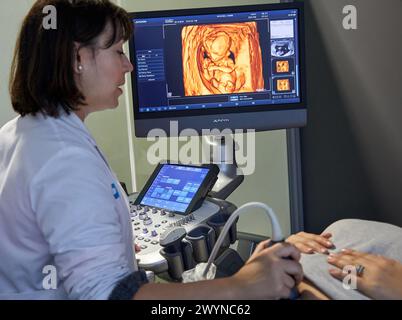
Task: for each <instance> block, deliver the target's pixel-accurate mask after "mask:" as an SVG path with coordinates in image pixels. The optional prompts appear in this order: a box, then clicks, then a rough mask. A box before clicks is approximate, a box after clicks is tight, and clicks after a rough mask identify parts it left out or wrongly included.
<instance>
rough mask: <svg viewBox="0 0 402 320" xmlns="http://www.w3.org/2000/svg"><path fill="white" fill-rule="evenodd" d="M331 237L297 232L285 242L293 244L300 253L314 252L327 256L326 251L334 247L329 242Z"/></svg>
mask: <svg viewBox="0 0 402 320" xmlns="http://www.w3.org/2000/svg"><path fill="white" fill-rule="evenodd" d="M331 237H332V234H330V233H323V234H321V235H317V234H312V233H306V232H299V233H297V234H294V235H291V236H290V237H289V238H287V239H286V242H288V243H291V244H293V245H294V246H295V247H296V248H297V249H299V250H300V251H301V252H302V253H307V254H312V253H314V252H318V253H323V254H328V249H331V248H333V247H334V244H333V243H332V242H331V241H330V240H329V239H330V238H331Z"/></svg>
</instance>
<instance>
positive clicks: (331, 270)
mask: <svg viewBox="0 0 402 320" xmlns="http://www.w3.org/2000/svg"><path fill="white" fill-rule="evenodd" d="M329 273H332V274H335V273H337V270H336V269H329Z"/></svg>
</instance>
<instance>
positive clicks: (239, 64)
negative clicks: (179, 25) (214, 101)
mask: <svg viewBox="0 0 402 320" xmlns="http://www.w3.org/2000/svg"><path fill="white" fill-rule="evenodd" d="M182 51H183V52H182V59H183V83H184V91H185V95H186V96H201V95H212V94H231V93H241V92H257V91H263V90H264V77H263V69H262V55H261V48H260V40H259V33H258V31H257V24H256V23H255V22H244V23H231V24H210V25H197V26H186V27H184V28H183V30H182Z"/></svg>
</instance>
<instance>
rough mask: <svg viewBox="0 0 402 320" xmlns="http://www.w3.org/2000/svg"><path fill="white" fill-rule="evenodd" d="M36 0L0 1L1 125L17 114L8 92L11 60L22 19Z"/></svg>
mask: <svg viewBox="0 0 402 320" xmlns="http://www.w3.org/2000/svg"><path fill="white" fill-rule="evenodd" d="M33 3H34V0H18V5H16V1H14V0H2V1H1V2H0V39H1V40H0V126H2V125H3V124H5V123H6V122H7V121H9V120H11V119H12V118H14V117H15V116H16V113H14V111H13V110H12V106H11V101H10V95H9V93H8V78H9V76H10V67H11V60H12V57H13V53H14V46H15V42H16V38H17V33H18V30H19V28H20V26H21V23H22V19H23V17H24V15H25V14H27V13H28V10H29V8H30V7H31V6H32V4H33Z"/></svg>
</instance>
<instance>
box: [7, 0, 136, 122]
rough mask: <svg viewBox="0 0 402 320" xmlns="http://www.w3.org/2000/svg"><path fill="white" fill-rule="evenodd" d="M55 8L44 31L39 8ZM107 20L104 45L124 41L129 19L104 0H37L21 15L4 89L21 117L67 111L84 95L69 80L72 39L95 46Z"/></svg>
mask: <svg viewBox="0 0 402 320" xmlns="http://www.w3.org/2000/svg"><path fill="white" fill-rule="evenodd" d="M48 5H52V6H54V8H56V11H57V28H56V29H55V30H53V29H48V30H47V29H45V28H44V27H43V19H44V18H45V17H46V15H45V14H44V13H43V9H44V8H45V7H46V6H48ZM109 22H110V24H111V26H112V32H111V37H110V39H109V40H108V41H107V43H106V44H105V46H104V48H105V49H106V48H110V47H111V46H112V45H113V44H114V43H116V42H118V41H120V40H124V41H127V40H128V39H129V38H130V37H131V35H132V33H133V27H132V23H131V21H130V19H129V17H128V14H127V12H126V11H125V10H124V9H122V8H120V7H118V6H116V5H114V4H113V3H111V2H110V1H108V0H38V1H36V3H35V4H34V5H33V7H32V8H31V10H30V11H29V13H28V15H27V16H26V17H25V19H24V22H23V24H22V28H21V31H20V34H19V37H18V40H17V43H16V47H15V52H14V58H13V62H12V66H11V74H10V83H9V90H10V96H11V103H12V105H13V108H14V110H15V111H16V112H17V113H19V114H20V115H21V116H25V115H27V114H32V115H36V114H37V113H38V112H41V113H42V114H44V115H48V116H51V117H56V118H57V117H59V111H60V106H61V107H62V108H63V109H64V110H65V111H66V112H67V113H68V114H69V113H70V112H71V111H74V110H77V105H85V97H84V95H83V94H82V93H81V92H80V90H78V88H77V85H76V83H75V81H74V61H75V57H76V50H75V43H78V44H79V45H80V48H82V47H90V48H93V49H95V48H96V45H97V43H96V42H97V37H98V36H99V35H100V34H101V33H102V32H103V31H104V30H105V28H106V26H107V24H108V23H109Z"/></svg>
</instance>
